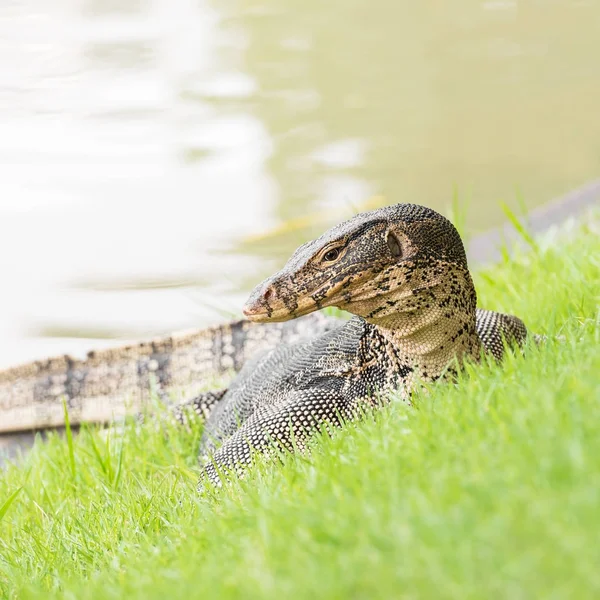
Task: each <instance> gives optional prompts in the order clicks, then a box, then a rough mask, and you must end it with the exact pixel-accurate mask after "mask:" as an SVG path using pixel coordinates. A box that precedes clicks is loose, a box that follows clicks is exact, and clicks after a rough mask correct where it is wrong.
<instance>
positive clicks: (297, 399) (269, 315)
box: [192, 204, 527, 485]
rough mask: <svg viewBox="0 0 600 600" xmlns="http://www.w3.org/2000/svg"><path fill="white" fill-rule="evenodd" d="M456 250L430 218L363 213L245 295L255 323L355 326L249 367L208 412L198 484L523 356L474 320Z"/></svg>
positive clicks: (518, 326) (422, 210) (445, 228)
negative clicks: (315, 318) (472, 367)
mask: <svg viewBox="0 0 600 600" xmlns="http://www.w3.org/2000/svg"><path fill="white" fill-rule="evenodd" d="M476 304H477V295H476V292H475V287H474V285H473V281H472V279H471V274H470V272H469V269H468V266H467V257H466V253H465V249H464V247H463V243H462V240H461V238H460V236H459V234H458V232H457V230H456V228H455V227H454V226H453V225H452V223H451V222H450V221H449V220H447V219H446V218H445V217H443V216H441V215H440V214H438V213H436V212H435V211H433V210H432V209H429V208H426V207H423V206H419V205H414V204H397V205H394V206H389V207H385V208H381V209H378V210H374V211H370V212H366V213H362V214H359V215H357V216H355V217H354V218H352V219H350V220H348V221H346V222H344V223H342V224H340V225H337V226H336V227H334V228H332V229H330V230H329V231H327V232H325V233H324V234H323V235H322V236H321V237H319V238H318V239H316V240H314V241H311V242H308V243H306V244H304V245H303V246H301V247H300V248H299V249H298V250H297V251H296V252H295V253H294V254H293V255H292V257H291V258H290V259H289V261H288V262H287V264H286V265H285V266H284V267H283V269H282V270H281V271H279V272H278V273H276V274H275V275H273V276H272V277H269V278H268V279H267V280H265V281H264V282H263V283H261V284H260V285H258V286H257V287H256V288H255V290H254V291H253V292H252V294H251V296H250V298H249V300H248V302H247V303H246V305H245V307H244V314H245V315H246V317H247V318H248V319H249V320H250V321H252V322H258V323H273V322H281V321H287V320H290V319H295V318H298V317H305V315H309V314H310V313H313V312H314V311H318V310H320V309H322V308H325V307H332V306H333V307H337V308H340V309H342V310H345V311H348V312H349V313H352V314H353V315H354V317H353V318H351V319H350V320H349V321H345V322H342V323H340V324H339V325H338V326H336V327H334V328H332V329H331V330H329V331H326V332H323V333H321V334H319V335H316V336H311V337H309V338H308V339H304V340H300V341H297V342H295V343H286V344H281V345H278V346H277V347H276V348H274V349H272V350H270V351H267V352H265V353H263V354H262V355H259V356H258V357H255V358H253V359H252V360H250V361H249V362H248V363H246V364H245V365H244V367H243V368H242V370H241V372H240V373H239V375H238V376H237V377H236V378H235V379H234V381H233V382H232V384H231V385H230V387H229V389H228V391H227V392H225V393H224V394H223V395H222V397H220V399H219V401H218V402H216V403H214V404H213V403H211V408H212V410H210V411H208V410H207V406H206V402H205V398H204V397H203V396H200V397H199V398H198V399H197V400H196V401H194V402H192V406H193V407H194V408H195V409H196V411H197V412H199V413H202V414H205V415H206V414H207V413H209V414H208V419H207V421H206V425H205V429H204V433H203V438H202V442H201V460H202V462H203V467H202V480H201V485H203V480H205V479H206V478H208V479H210V480H211V481H213V482H215V483H218V482H219V471H220V470H221V469H223V470H236V471H238V472H242V470H243V469H244V467H245V465H247V464H248V463H250V462H251V461H252V457H253V456H254V455H255V453H257V452H262V453H267V454H269V455H271V454H273V453H274V452H276V451H278V448H277V447H278V446H279V447H283V448H285V449H287V450H289V451H293V450H300V451H303V450H304V449H305V448H306V441H307V439H308V437H309V435H310V432H311V431H314V429H315V428H322V427H325V428H329V427H331V426H340V425H342V423H343V422H345V421H347V420H352V419H355V418H356V417H357V416H359V415H360V414H362V412H363V410H364V409H365V408H368V407H374V406H378V405H379V404H380V403H382V402H385V401H386V398H387V397H388V396H389V394H390V393H391V392H394V391H396V392H398V393H399V394H400V396H401V397H402V398H403V399H405V400H406V401H408V400H409V398H410V395H411V393H412V391H413V390H414V388H415V386H416V385H418V382H419V381H434V380H437V379H440V378H442V379H446V378H453V377H455V376H456V373H457V369H458V368H459V365H460V363H461V362H462V361H464V360H465V359H468V360H471V361H479V360H481V357H482V354H483V353H486V352H487V353H489V354H491V355H492V356H494V357H495V358H497V359H501V358H502V355H503V353H504V351H505V345H504V344H505V341H506V342H508V343H510V344H522V343H523V342H524V340H525V339H526V336H527V331H526V328H525V325H524V324H523V323H522V321H521V320H520V319H518V318H517V317H514V316H511V315H504V314H500V313H496V312H492V311H486V310H481V309H477V308H476Z"/></svg>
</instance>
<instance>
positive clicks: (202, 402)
mask: <svg viewBox="0 0 600 600" xmlns="http://www.w3.org/2000/svg"><path fill="white" fill-rule="evenodd" d="M599 190H600V185H599V182H594V183H593V184H591V185H588V186H585V187H584V188H581V189H580V190H576V191H575V192H572V193H571V194H569V195H568V196H565V197H564V198H561V199H559V200H558V201H556V202H554V203H551V204H550V205H547V206H548V207H549V208H546V207H544V208H542V209H539V211H534V215H533V219H532V221H531V226H532V228H533V229H534V230H536V226H538V227H537V229H539V228H540V227H539V225H540V224H541V226H542V228H543V227H546V226H548V225H549V224H551V223H552V222H554V221H558V220H560V219H561V218H563V216H564V215H565V214H567V213H568V212H573V211H576V210H581V209H582V208H585V206H586V205H590V204H592V203H593V202H595V201H596V200H597V198H598V196H599V195H600V194H599ZM565 205H566V206H565ZM580 205H581V206H580ZM388 210H391V209H388ZM536 212H540V214H539V215H536V214H535V213H536ZM554 213H556V215H554ZM373 214H375V213H373ZM373 214H372V215H373ZM372 215H371V217H372ZM431 215H433V218H434V219H436V218H440V219H441V217H439V215H437V214H436V213H433V211H431ZM553 215H554V216H553ZM555 217H556V218H555ZM360 218H367V220H368V216H367V217H365V215H362V216H361V217H360ZM548 219H550V223H546V221H548ZM440 222H445V221H443V220H442V221H440ZM350 223H356V220H352V221H351V222H350ZM340 227H348V224H345V225H344V226H340ZM336 230H337V231H339V228H335V229H334V230H332V231H336ZM505 234H508V235H509V236H510V234H511V231H510V230H505ZM328 235H329V236H330V235H331V232H328V233H327V234H325V236H323V237H322V238H320V241H321V242H322V241H323V240H326V239H329V238H328V237H327V236H328ZM453 235H456V234H455V232H454V234H453ZM451 237H452V236H451ZM492 237H493V236H492ZM483 238H485V239H483ZM442 239H443V238H440V240H442ZM486 240H487V241H491V238H490V240H488V234H486V235H485V236H482V239H481V242H486ZM318 243H319V240H317V241H316V242H312V243H311V244H308V245H305V246H303V248H302V249H301V250H302V252H303V253H304V254H306V253H307V252H308V251H309V250H310V249H311V248H312V250H313V252H314V251H315V247H316V246H315V244H317V245H318ZM444 243H445V242H444ZM453 243H454V242H453ZM494 245H495V243H489V244H487V245H486V244H485V243H483V244H481V243H479V244H478V243H475V244H473V245H472V246H473V247H475V248H476V257H477V258H479V259H481V255H482V253H483V254H484V255H485V254H486V252H484V251H485V250H486V248H487V249H488V250H487V254H489V251H490V250H492V251H493V246H494ZM480 246H482V247H480ZM461 248H462V245H461ZM423 250H426V248H425V247H424V248H423ZM462 253H463V251H462V250H461V256H462ZM298 256H299V253H296V255H295V259H294V260H298ZM406 258H408V257H406ZM464 267H465V268H466V263H465V265H464ZM284 272H285V270H284ZM282 273H283V272H282ZM471 285H472V284H471ZM351 289H354V286H352V287H351ZM300 292H302V290H300ZM304 292H306V290H304ZM422 293H424V290H423V291H421V292H420V294H422ZM431 293H432V294H433V295H434V296H436V294H437V292H435V291H434V290H432V291H431ZM432 298H433V296H432ZM473 300H474V298H473ZM327 302H328V303H331V305H335V304H334V303H333V302H330V300H327ZM322 305H324V303H323V302H321V306H322ZM316 307H317V305H316V304H315V308H316ZM384 310H386V309H385V308H383V309H382V310H381V311H380V313H381V314H380V315H379V316H380V317H382V316H383V311H384ZM297 314H298V313H297V312H296V316H297ZM292 316H293V314H292V313H290V314H289V315H286V317H281V316H279V317H278V318H291V317H292ZM250 318H251V319H254V320H263V319H264V318H265V316H264V315H263V317H262V318H260V317H259V316H257V315H250ZM266 318H267V319H268V318H269V316H268V314H267V315H266ZM271 320H273V315H271ZM370 321H373V317H371V318H369V319H368V320H365V321H364V322H361V321H359V320H358V321H357V319H354V320H352V321H351V322H349V323H348V324H347V325H346V327H349V328H350V329H349V330H348V331H350V330H351V329H352V328H355V327H356V326H357V324H358V323H362V324H361V327H362V328H363V330H362V333H361V335H362V337H361V335H359V336H358V337H361V339H364V340H369V339H370V337H369V336H370V335H371V334H372V332H373V331H377V329H373V327H377V326H378V325H377V323H372V322H370ZM475 323H476V325H475V326H476V329H477V332H478V336H479V338H480V340H481V343H483V346H484V347H487V348H488V350H490V351H491V352H492V353H493V354H497V353H498V352H499V349H500V345H499V333H500V332H501V331H504V333H505V334H506V335H507V337H508V338H509V339H513V340H517V341H519V340H522V339H523V338H524V336H525V329H524V326H523V325H522V323H521V322H520V321H519V320H518V319H516V318H513V317H509V316H502V315H497V314H495V313H489V312H487V311H481V310H478V311H477V312H476V316H475ZM339 325H340V322H339V321H337V320H335V319H333V318H329V317H323V316H322V315H320V314H318V313H315V314H309V315H307V316H305V317H301V318H298V319H297V320H295V321H289V322H282V323H269V324H262V323H253V322H251V321H249V320H245V321H239V322H235V323H230V324H225V325H223V326H219V327H214V328H210V329H208V330H200V331H194V332H189V333H183V334H178V335H173V336H167V337H163V338H157V339H155V340H153V341H149V342H144V343H141V344H138V345H133V346H127V347H122V348H113V349H109V350H103V351H100V352H91V353H89V355H88V357H87V358H86V359H84V360H77V359H73V358H71V357H68V356H63V357H58V358H53V359H49V360H45V361H36V362H33V363H30V364H27V365H23V366H20V367H15V368H12V369H8V370H5V371H0V432H2V431H22V430H31V429H42V428H45V427H55V426H59V425H62V424H63V423H64V419H63V407H62V400H63V399H65V400H66V401H67V404H68V407H69V411H70V413H71V422H72V423H79V422H83V421H100V422H102V421H107V420H110V419H111V418H112V417H114V416H116V415H121V414H124V413H125V412H128V411H136V410H138V409H139V406H140V405H141V404H143V402H144V401H146V400H147V398H148V395H149V393H148V390H149V382H150V381H151V380H152V379H154V380H155V381H156V382H157V383H158V385H159V386H160V387H161V388H162V389H164V390H166V391H177V390H182V391H183V390H185V393H186V394H188V397H189V394H193V393H195V392H196V391H197V390H198V389H200V388H205V387H206V382H207V381H208V380H210V379H211V378H213V377H214V375H216V374H223V373H224V372H227V371H232V370H234V371H235V370H238V369H239V368H240V367H241V366H242V365H243V364H244V362H246V361H247V360H248V359H249V358H250V357H252V356H255V355H256V354H257V353H259V352H260V351H265V349H268V348H272V347H273V346H275V345H277V344H281V343H283V342H287V343H288V344H292V345H293V344H294V343H295V342H297V341H298V340H299V339H301V338H303V337H307V336H309V337H310V336H313V337H315V336H317V337H318V334H320V333H326V332H327V331H329V330H333V329H335V328H338V327H339ZM371 326H373V327H371ZM359 329H360V328H359ZM354 334H355V336H356V331H354ZM332 335H333V336H334V337H331V339H330V340H329V344H330V345H331V344H332V343H335V340H337V339H338V338H337V336H339V332H338V333H336V334H332ZM350 337H352V336H350ZM319 339H320V338H319ZM347 339H349V338H348V336H347V335H345V334H344V335H343V336H342V339H341V340H338V341H341V342H343V343H342V344H341V346H340V347H341V348H342V350H341V351H340V352H341V354H342V355H344V356H345V358H346V359H347V358H348V357H347V356H346V355H345V352H346V346H345V345H344V344H345V342H346V341H347ZM378 340H379V343H382V342H385V344H389V343H390V342H389V340H388V341H385V340H386V338H385V336H384V337H383V338H380V337H379V336H375V337H374V338H373V340H372V341H373V343H374V346H373V347H376V343H377V341H378ZM316 341H317V339H316V338H315V340H314V342H316ZM321 343H323V340H321ZM363 345H364V342H363ZM393 345H394V344H393V341H392V346H391V347H393ZM286 347H287V348H288V349H287V350H286V351H285V352H290V353H291V354H290V360H291V358H292V355H293V361H297V360H298V358H297V356H298V354H302V352H301V351H300V350H301V348H302V347H304V346H302V345H296V346H294V347H293V349H290V348H289V347H288V346H286ZM311 348H312V346H311ZM314 349H315V350H318V348H317V347H315V348H314ZM281 352H283V350H281V349H279V350H278V351H277V352H276V353H275V354H274V355H272V356H271V357H270V359H269V360H267V359H265V358H263V359H262V360H261V361H260V362H258V361H257V360H255V363H254V368H253V367H252V366H251V365H249V366H248V367H247V368H246V371H245V372H244V373H242V374H241V375H240V376H239V377H238V379H237V380H236V382H235V383H234V385H233V386H232V387H231V390H230V392H228V393H227V394H226V393H225V392H226V390H220V391H217V392H213V393H208V394H204V395H201V396H199V397H198V398H197V399H195V401H192V402H191V406H193V407H195V408H196V409H198V410H199V411H200V412H203V414H205V415H207V414H208V412H209V410H210V409H211V408H212V407H213V406H214V405H215V403H216V402H218V401H220V400H223V402H222V403H221V404H220V407H219V410H218V411H216V412H215V413H214V415H212V416H211V418H210V419H209V420H208V423H207V427H206V431H207V434H206V436H205V439H204V441H203V451H202V455H204V456H206V455H208V454H209V453H210V451H211V450H213V449H214V448H215V447H216V446H215V443H214V442H215V439H216V440H220V439H225V438H227V437H228V435H229V434H230V433H231V431H230V432H228V431H227V428H226V427H223V423H224V421H223V418H224V414H226V413H227V412H228V411H231V409H232V408H233V409H234V412H235V411H238V408H236V407H235V405H236V402H240V398H242V396H244V395H245V396H247V395H248V393H249V390H250V391H252V384H253V382H254V383H256V380H257V376H255V377H250V376H249V373H251V372H252V371H253V369H254V370H255V371H256V372H257V373H263V375H264V369H266V370H267V374H268V375H269V377H268V378H267V377H265V381H267V380H268V381H269V382H270V383H272V380H273V371H274V370H276V369H272V367H277V368H281V366H282V365H284V364H285V361H286V360H287V358H286V357H285V356H282V355H281V354H280V353H281ZM286 356H287V355H286ZM355 358H356V357H355ZM321 360H322V359H321ZM313 366H314V365H313ZM427 377H435V373H434V371H432V372H431V373H430V372H427ZM406 378H407V381H408V380H410V379H411V377H410V376H408V377H406ZM338 383H339V381H338ZM384 387H385V386H384ZM409 387H410V386H406V387H405V389H406V390H408V388H409ZM267 388H268V386H265V389H267ZM242 389H243V390H244V392H241V391H240V390H242ZM236 390H238V391H236ZM257 398H258V396H257ZM242 405H243V401H242ZM243 409H244V410H245V411H246V413H247V412H248V407H245V408H244V407H243ZM272 409H273V407H271V409H270V410H272ZM252 411H253V409H252ZM252 411H251V412H252ZM242 412H243V411H242ZM181 414H182V415H183V414H184V413H181ZM219 415H221V416H220V417H219ZM253 416H254V415H253ZM254 420H256V416H254ZM219 423H220V424H219ZM236 423H237V420H236ZM248 426H249V425H245V427H246V428H247V427H248ZM7 439H8V438H7ZM232 444H233V440H230V441H228V443H227V444H226V445H225V446H224V447H223V449H222V453H225V451H226V450H227V448H228V447H231V446H232ZM217 458H218V457H217Z"/></svg>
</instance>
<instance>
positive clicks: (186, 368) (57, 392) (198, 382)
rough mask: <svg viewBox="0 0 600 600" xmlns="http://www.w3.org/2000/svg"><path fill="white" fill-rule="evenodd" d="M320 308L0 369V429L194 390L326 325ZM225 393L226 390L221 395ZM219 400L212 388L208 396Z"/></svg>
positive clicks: (100, 417) (132, 406)
mask: <svg viewBox="0 0 600 600" xmlns="http://www.w3.org/2000/svg"><path fill="white" fill-rule="evenodd" d="M333 323H335V321H331V320H330V319H328V318H327V317H324V316H323V315H311V316H310V317H309V318H307V319H301V320H299V321H295V322H290V323H275V324H271V325H268V326H266V327H265V326H264V325H257V324H254V323H250V322H248V321H245V320H244V321H237V322H234V323H228V324H225V325H221V326H218V327H212V328H209V329H203V330H198V331H191V332H182V333H180V334H175V335H171V336H167V337H162V338H156V339H154V340H150V341H148V342H142V343H140V344H135V345H131V346H123V347H120V348H110V349H106V350H100V351H94V352H90V353H89V354H88V355H87V357H86V358H85V359H83V360H77V359H75V358H72V357H70V356H60V357H56V358H51V359H48V360H41V361H36V362H32V363H28V364H25V365H21V366H18V367H14V368H11V369H7V370H4V371H0V432H7V431H22V430H27V429H43V428H46V427H57V426H61V425H64V411H63V399H64V400H65V401H66V402H67V406H68V409H69V415H70V421H71V424H78V423H82V422H107V421H110V420H111V419H113V418H115V417H118V416H121V415H124V414H127V413H132V412H134V413H135V412H137V411H139V410H140V408H141V407H143V405H144V403H146V402H147V401H148V400H149V398H150V394H151V389H152V387H153V386H154V387H155V389H156V391H157V392H162V393H166V394H169V395H171V396H173V395H179V394H183V395H184V396H185V397H189V396H192V395H193V394H195V393H197V392H198V391H200V390H201V389H203V388H206V385H207V382H210V381H211V380H212V379H214V378H215V377H216V376H222V375H223V374H226V373H228V372H233V371H238V370H239V369H240V368H241V366H242V365H243V364H244V362H246V361H247V360H248V359H249V358H251V357H252V356H254V355H255V354H256V353H257V352H260V351H264V350H265V349H268V348H273V347H274V346H275V345H277V344H278V343H281V342H282V341H289V342H294V341H295V340H298V339H300V338H302V337H305V336H307V335H311V334H312V335H315V334H317V333H319V332H322V331H324V330H327V329H328V328H329V327H331V326H332V324H333ZM221 395H222V394H221ZM211 400H214V394H213V396H210V395H207V397H206V401H211Z"/></svg>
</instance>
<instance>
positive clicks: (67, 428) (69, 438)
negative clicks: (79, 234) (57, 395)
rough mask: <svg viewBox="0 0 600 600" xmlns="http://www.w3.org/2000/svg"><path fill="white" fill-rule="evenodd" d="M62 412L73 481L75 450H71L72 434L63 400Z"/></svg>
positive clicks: (65, 404)
mask: <svg viewBox="0 0 600 600" xmlns="http://www.w3.org/2000/svg"><path fill="white" fill-rule="evenodd" d="M63 411H64V415H65V435H66V437H67V446H68V448H69V463H70V465H71V475H72V476H73V479H75V475H76V469H75V450H74V449H73V432H72V431H71V422H70V421H69V411H68V410H67V403H66V401H65V400H63Z"/></svg>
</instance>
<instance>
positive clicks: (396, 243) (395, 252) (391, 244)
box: [387, 231, 402, 258]
mask: <svg viewBox="0 0 600 600" xmlns="http://www.w3.org/2000/svg"><path fill="white" fill-rule="evenodd" d="M387 245H388V248H389V249H390V252H391V253H392V256H393V257H394V258H401V257H402V246H401V245H400V240H399V239H398V238H397V237H396V236H395V235H394V233H393V232H391V231H389V232H388V234H387Z"/></svg>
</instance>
